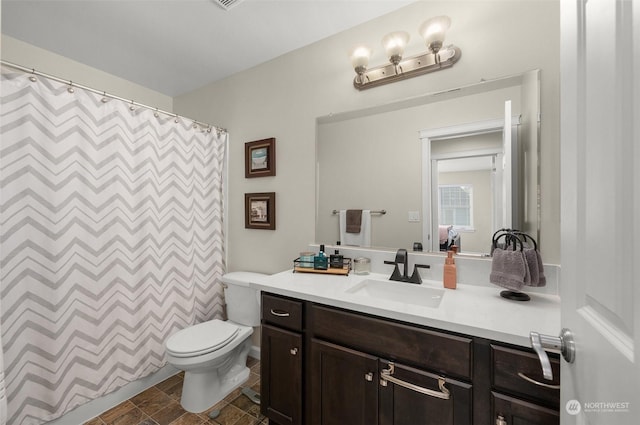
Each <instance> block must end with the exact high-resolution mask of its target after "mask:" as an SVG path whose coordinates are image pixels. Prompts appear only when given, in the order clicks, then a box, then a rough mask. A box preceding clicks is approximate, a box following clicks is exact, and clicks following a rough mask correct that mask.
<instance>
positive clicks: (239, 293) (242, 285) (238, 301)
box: [222, 272, 267, 327]
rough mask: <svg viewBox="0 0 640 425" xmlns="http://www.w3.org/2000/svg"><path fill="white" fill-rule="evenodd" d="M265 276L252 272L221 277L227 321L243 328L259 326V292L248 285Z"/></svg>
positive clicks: (232, 273)
mask: <svg viewBox="0 0 640 425" xmlns="http://www.w3.org/2000/svg"><path fill="white" fill-rule="evenodd" d="M266 276H267V275H265V274H262V273H253V272H231V273H227V274H225V275H223V276H222V283H224V284H225V285H226V288H225V290H224V298H225V302H226V304H227V319H228V320H231V321H232V322H235V323H238V324H240V325H245V326H254V327H255V326H259V325H260V292H259V291H256V290H255V289H253V288H251V287H250V286H249V283H250V282H256V281H258V280H260V279H263V278H264V277H266Z"/></svg>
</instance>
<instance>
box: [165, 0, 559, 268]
mask: <svg viewBox="0 0 640 425" xmlns="http://www.w3.org/2000/svg"><path fill="white" fill-rule="evenodd" d="M440 14H446V15H448V16H450V17H451V20H452V26H451V29H450V31H449V33H448V36H447V38H448V42H450V43H454V44H456V45H457V46H458V47H460V48H461V49H462V58H461V59H460V61H459V62H458V63H457V64H456V65H455V66H454V67H453V68H451V69H448V70H445V71H441V72H437V73H434V74H429V75H425V76H420V77H417V78H413V79H409V80H406V81H402V82H398V83H394V84H391V85H387V86H382V87H377V88H373V89H370V90H365V91H362V92H359V91H357V90H355V89H354V88H353V87H352V79H353V75H354V74H353V71H352V70H351V69H350V65H349V61H348V58H347V51H348V49H349V48H350V47H352V46H353V45H354V44H356V43H358V42H367V43H370V44H371V45H374V46H379V43H380V39H381V38H382V36H383V35H384V34H386V33H388V32H390V31H393V30H396V29H404V30H407V31H409V32H410V33H411V36H412V40H411V41H410V43H409V47H408V49H407V55H411V54H415V53H417V52H418V51H424V47H423V45H422V43H421V42H420V40H419V39H418V38H419V37H418V35H417V28H418V26H419V25H420V24H421V22H422V21H424V20H425V19H427V18H429V17H432V16H436V15H440ZM542 29H544V30H542ZM559 33H560V20H559V2H558V1H556V0H550V1H537V0H534V1H479V0H477V1H465V2H462V1H442V2H437V1H421V2H417V3H414V4H411V5H409V6H407V7H405V8H403V9H401V10H399V11H397V12H394V13H391V14H389V15H386V16H383V17H381V18H378V19H375V20H373V21H370V22H368V23H365V24H363V25H361V26H358V27H356V28H353V29H351V30H348V31H346V32H343V33H340V34H338V35H336V36H333V37H330V38H328V39H325V40H322V41H320V42H318V43H315V44H313V45H311V46H308V47H306V48H303V49H301V50H298V51H295V52H292V53H290V54H287V55H284V56H281V57H279V58H277V59H275V60H273V61H270V62H267V63H265V64H262V65H260V66H257V67H255V68H253V69H250V70H247V71H245V72H242V73H239V74H236V75H234V76H231V77H229V78H227V79H225V80H222V81H219V82H217V83H214V84H211V85H208V86H206V87H204V88H202V89H200V90H197V91H195V92H193V93H190V94H187V95H184V96H180V97H177V98H175V99H174V108H175V111H176V112H177V113H179V114H183V115H187V116H190V117H193V118H195V119H198V120H202V121H207V122H212V123H215V124H217V125H220V126H224V127H226V128H228V129H229V131H230V135H231V138H230V158H229V159H230V176H229V179H230V180H229V202H228V207H229V216H230V222H229V235H228V236H229V244H228V254H229V263H228V268H229V270H251V271H261V272H277V271H280V270H283V269H285V268H288V267H291V265H292V260H293V258H295V257H296V255H297V254H298V252H299V251H300V250H301V249H303V248H304V247H305V246H306V245H307V244H308V243H310V242H314V241H315V234H314V229H315V140H316V118H317V117H319V116H325V115H328V114H330V113H336V112H342V111H347V110H354V109H360V108H363V107H366V106H371V105H377V104H382V103H387V102H390V101H394V100H400V99H405V98H409V97H412V96H416V95H418V94H424V93H428V92H433V91H438V90H442V89H446V88H451V87H457V86H462V85H467V84H472V83H476V82H479V81H481V79H492V78H496V77H501V76H506V75H512V74H517V73H521V72H523V71H527V70H531V69H535V68H540V69H541V110H542V124H541V164H540V169H541V174H540V175H541V220H542V233H541V248H542V252H543V256H544V259H545V261H546V262H551V263H558V262H559V260H560V254H559V245H560V236H559V230H560V225H559V220H560V207H559V191H560V187H559V178H560V168H559V167H560V165H559V153H560V149H559V137H560V128H559V118H558V115H559V72H560V71H559ZM543 37H544V39H543ZM383 56H384V55H383V53H382V48H376V52H375V53H374V56H373V58H372V60H371V64H372V65H378V64H382V63H384V62H386V59H385V58H384V57H383ZM266 137H275V138H276V139H277V175H276V176H275V177H265V178H258V179H245V178H244V162H243V161H244V143H245V142H249V141H252V140H257V139H263V138H266ZM398 165H400V164H398ZM263 191H264V192H270V191H275V192H276V200H277V230H275V231H265V230H250V229H245V228H244V193H245V192H263Z"/></svg>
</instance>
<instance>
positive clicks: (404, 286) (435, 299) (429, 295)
mask: <svg viewBox="0 0 640 425" xmlns="http://www.w3.org/2000/svg"><path fill="white" fill-rule="evenodd" d="M345 292H347V293H350V294H354V295H360V296H364V297H368V298H375V299H379V300H383V301H394V302H399V303H404V304H411V305H417V306H421V307H431V308H437V307H438V306H440V302H441V301H442V297H443V296H444V289H438V288H430V287H428V286H424V285H416V284H412V283H404V282H395V281H388V280H373V279H367V280H363V281H362V282H360V283H358V284H357V285H355V286H354V287H352V288H349V289H347V290H346V291H345Z"/></svg>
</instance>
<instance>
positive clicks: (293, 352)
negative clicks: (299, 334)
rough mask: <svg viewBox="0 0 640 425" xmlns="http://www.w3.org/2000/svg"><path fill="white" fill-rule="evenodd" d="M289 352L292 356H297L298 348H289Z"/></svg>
mask: <svg viewBox="0 0 640 425" xmlns="http://www.w3.org/2000/svg"><path fill="white" fill-rule="evenodd" d="M289 352H290V353H291V355H292V356H295V355H296V354H298V348H297V347H293V348H292V349H291V350H289Z"/></svg>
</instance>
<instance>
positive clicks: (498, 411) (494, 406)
mask: <svg viewBox="0 0 640 425" xmlns="http://www.w3.org/2000/svg"><path fill="white" fill-rule="evenodd" d="M499 420H501V421H504V422H501V423H506V424H507V425H513V424H528V425H559V424H560V412H559V411H557V410H554V409H549V408H547V407H544V406H540V405H538V404H535V403H530V402H528V401H525V400H520V399H518V398H515V397H510V396H507V395H504V394H500V393H496V392H491V422H490V423H492V424H493V423H499V422H498V421H499Z"/></svg>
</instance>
